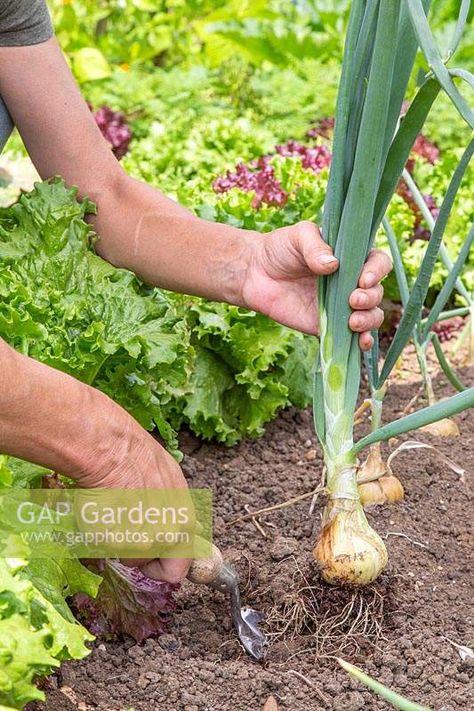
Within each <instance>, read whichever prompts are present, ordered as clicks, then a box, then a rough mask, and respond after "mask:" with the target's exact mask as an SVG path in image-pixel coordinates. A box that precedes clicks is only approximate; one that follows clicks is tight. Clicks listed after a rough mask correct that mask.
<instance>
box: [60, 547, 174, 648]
mask: <svg viewBox="0 0 474 711" xmlns="http://www.w3.org/2000/svg"><path fill="white" fill-rule="evenodd" d="M100 574H101V575H102V583H101V586H100V588H99V593H98V595H97V596H96V598H95V599H93V598H91V597H89V596H88V595H86V594H84V593H79V594H78V595H76V596H75V598H74V607H75V609H76V611H77V613H78V616H79V618H80V619H81V621H82V622H83V623H84V624H85V625H86V627H87V628H88V629H90V631H91V632H92V633H93V634H95V635H98V636H103V635H110V634H124V633H125V634H129V635H130V636H131V637H133V638H134V639H135V640H136V641H137V642H142V641H143V640H144V639H147V638H148V637H150V636H152V635H156V634H162V633H163V632H165V631H166V626H167V621H168V615H169V613H170V612H172V611H173V610H174V608H175V604H174V601H173V597H172V593H173V592H174V591H175V590H177V589H178V588H179V585H172V584H170V583H162V582H158V581H156V580H151V579H150V578H147V577H146V576H145V575H143V573H142V572H141V571H140V570H139V569H138V568H131V567H127V566H125V565H122V563H119V562H118V561H116V560H108V561H106V562H105V563H103V564H102V565H101V566H100Z"/></svg>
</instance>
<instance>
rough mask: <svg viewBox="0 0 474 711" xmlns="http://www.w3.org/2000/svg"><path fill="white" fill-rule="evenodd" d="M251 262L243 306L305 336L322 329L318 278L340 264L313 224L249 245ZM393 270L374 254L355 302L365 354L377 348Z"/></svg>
mask: <svg viewBox="0 0 474 711" xmlns="http://www.w3.org/2000/svg"><path fill="white" fill-rule="evenodd" d="M248 244H249V250H250V251H251V254H252V256H251V258H250V262H249V266H248V269H247V271H246V273H245V276H244V278H243V282H242V287H241V289H242V302H243V304H244V305H245V306H247V308H250V309H253V310H255V311H260V312H261V313H263V314H266V315H267V316H269V317H270V318H272V319H274V320H275V321H278V322H279V323H282V324H284V325H285V326H290V327H291V328H295V329H297V330H299V331H304V332H305V333H312V334H317V333H318V331H319V324H318V315H317V314H318V312H317V290H316V288H315V279H314V277H315V276H321V275H328V274H332V273H333V272H335V271H337V268H338V266H339V262H338V260H337V259H336V258H335V257H334V255H333V253H332V250H331V248H330V247H329V245H328V244H326V242H325V241H324V240H323V238H322V237H321V234H320V232H319V230H318V228H317V227H316V225H315V224H313V223H312V222H300V223H298V224H297V225H294V226H292V227H283V228H281V229H279V230H275V231H274V232H269V233H268V234H265V235H261V236H258V235H257V236H255V235H254V239H253V242H250V240H249V241H248ZM391 268H392V262H391V260H390V257H389V256H388V255H387V254H385V252H382V251H380V250H376V249H374V250H372V252H371V253H370V255H369V258H368V259H367V262H366V263H365V266H364V269H363V270H362V274H361V277H360V279H359V285H358V288H357V289H355V291H353V292H352V294H351V297H350V299H349V304H350V306H351V307H352V309H353V310H354V313H353V314H352V315H351V317H350V319H349V326H350V328H351V329H352V330H353V331H355V332H357V333H360V337H359V343H360V347H361V349H362V350H363V351H366V350H369V349H370V348H371V347H372V343H373V338H372V336H371V334H370V331H371V330H373V329H376V328H378V327H379V326H380V325H381V324H382V321H383V311H382V310H381V309H380V308H379V305H380V302H381V301H382V297H383V287H382V285H381V284H380V282H381V281H382V279H383V278H384V277H386V276H387V274H388V273H389V272H390V270H391Z"/></svg>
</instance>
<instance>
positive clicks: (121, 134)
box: [94, 106, 132, 160]
mask: <svg viewBox="0 0 474 711" xmlns="http://www.w3.org/2000/svg"><path fill="white" fill-rule="evenodd" d="M94 118H95V122H96V124H97V125H98V127H99V128H100V131H101V133H102V135H103V137H104V138H105V140H106V141H107V142H108V143H110V145H111V146H112V151H113V153H114V155H115V156H116V158H118V160H120V159H121V158H123V156H124V155H125V154H126V153H127V152H128V147H129V144H130V141H131V140H132V130H131V128H130V126H129V125H128V124H127V121H126V119H125V115H124V114H123V113H122V112H121V111H113V110H112V109H111V108H109V107H108V106H101V108H100V109H99V110H98V111H96V112H95V113H94Z"/></svg>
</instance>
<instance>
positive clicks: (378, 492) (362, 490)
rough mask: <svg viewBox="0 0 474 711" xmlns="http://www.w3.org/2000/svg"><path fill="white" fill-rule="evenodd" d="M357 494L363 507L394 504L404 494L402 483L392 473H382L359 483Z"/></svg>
mask: <svg viewBox="0 0 474 711" xmlns="http://www.w3.org/2000/svg"><path fill="white" fill-rule="evenodd" d="M358 489H359V496H360V500H361V503H362V505H363V506H364V508H366V509H367V508H369V507H370V506H377V505H378V504H394V503H395V502H397V501H401V500H402V499H403V498H404V496H405V491H404V489H403V486H402V483H401V481H400V480H399V479H397V477H396V476H393V474H384V476H381V477H379V478H378V479H376V480H375V481H367V482H365V483H364V484H359V487H358Z"/></svg>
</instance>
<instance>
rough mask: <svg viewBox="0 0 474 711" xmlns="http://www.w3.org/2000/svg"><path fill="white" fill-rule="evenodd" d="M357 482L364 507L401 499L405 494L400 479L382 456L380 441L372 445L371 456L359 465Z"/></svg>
mask: <svg viewBox="0 0 474 711" xmlns="http://www.w3.org/2000/svg"><path fill="white" fill-rule="evenodd" d="M357 484H358V487H357V488H358V491H359V496H360V500H361V503H362V505H363V506H364V508H369V507H370V506H377V505H380V504H387V503H394V502H395V501H400V500H401V499H403V497H404V494H405V492H404V490H403V486H402V484H401V482H400V480H399V479H397V477H396V476H394V475H393V474H392V472H391V470H390V469H389V467H388V466H387V464H386V462H384V460H383V458H382V453H381V450H380V442H377V443H376V444H374V445H372V446H371V448H370V452H369V456H368V457H367V459H366V460H365V462H364V463H363V464H362V466H361V467H359V470H358V472H357Z"/></svg>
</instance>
